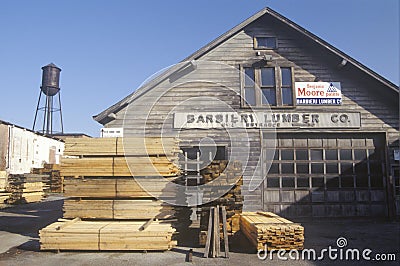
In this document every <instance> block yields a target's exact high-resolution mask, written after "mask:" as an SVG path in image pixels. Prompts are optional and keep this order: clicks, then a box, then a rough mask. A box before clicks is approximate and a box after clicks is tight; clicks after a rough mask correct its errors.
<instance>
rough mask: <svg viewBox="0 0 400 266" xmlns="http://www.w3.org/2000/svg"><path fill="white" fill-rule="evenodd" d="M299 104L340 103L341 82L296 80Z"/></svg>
mask: <svg viewBox="0 0 400 266" xmlns="http://www.w3.org/2000/svg"><path fill="white" fill-rule="evenodd" d="M295 90H296V104H297V105H340V104H342V89H341V86H340V82H296V83H295Z"/></svg>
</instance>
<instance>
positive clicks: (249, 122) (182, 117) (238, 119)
mask: <svg viewBox="0 0 400 266" xmlns="http://www.w3.org/2000/svg"><path fill="white" fill-rule="evenodd" d="M360 127H361V116H360V113H357V112H341V113H326V112H295V113H290V112H288V113H282V112H280V113H278V112H262V111H256V112H251V113H250V112H244V113H236V112H204V113H203V112H196V113H175V114H174V128H176V129H188V128H199V129H211V128H220V129H222V128H360Z"/></svg>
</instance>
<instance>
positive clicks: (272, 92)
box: [242, 67, 293, 107]
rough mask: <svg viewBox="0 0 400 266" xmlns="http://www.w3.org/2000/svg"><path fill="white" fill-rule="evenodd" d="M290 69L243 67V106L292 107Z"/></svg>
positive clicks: (291, 77)
mask: <svg viewBox="0 0 400 266" xmlns="http://www.w3.org/2000/svg"><path fill="white" fill-rule="evenodd" d="M292 72H293V71H292V68H290V67H260V68H253V67H243V71H242V73H243V77H242V80H243V82H242V84H243V85H242V86H243V95H244V97H243V99H244V101H243V105H244V106H255V107H257V106H265V105H270V106H293V74H292Z"/></svg>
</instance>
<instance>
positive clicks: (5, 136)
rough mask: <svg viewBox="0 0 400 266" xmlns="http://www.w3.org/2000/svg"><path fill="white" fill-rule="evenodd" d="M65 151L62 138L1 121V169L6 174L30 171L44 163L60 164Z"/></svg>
mask: <svg viewBox="0 0 400 266" xmlns="http://www.w3.org/2000/svg"><path fill="white" fill-rule="evenodd" d="M63 152H64V142H63V141H61V140H58V139H55V138H51V137H46V136H43V135H41V134H38V133H36V132H33V131H31V130H28V129H26V128H23V127H19V126H16V125H14V124H11V123H8V122H5V121H0V156H1V157H0V171H3V172H5V173H6V175H9V174H13V175H15V174H26V173H30V172H31V169H32V168H42V167H43V164H44V163H51V164H59V163H60V159H61V156H62V154H63Z"/></svg>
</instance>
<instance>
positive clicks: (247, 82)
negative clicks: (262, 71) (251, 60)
mask: <svg viewBox="0 0 400 266" xmlns="http://www.w3.org/2000/svg"><path fill="white" fill-rule="evenodd" d="M244 74H245V75H244V86H245V87H254V69H253V68H250V67H246V68H244Z"/></svg>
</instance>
